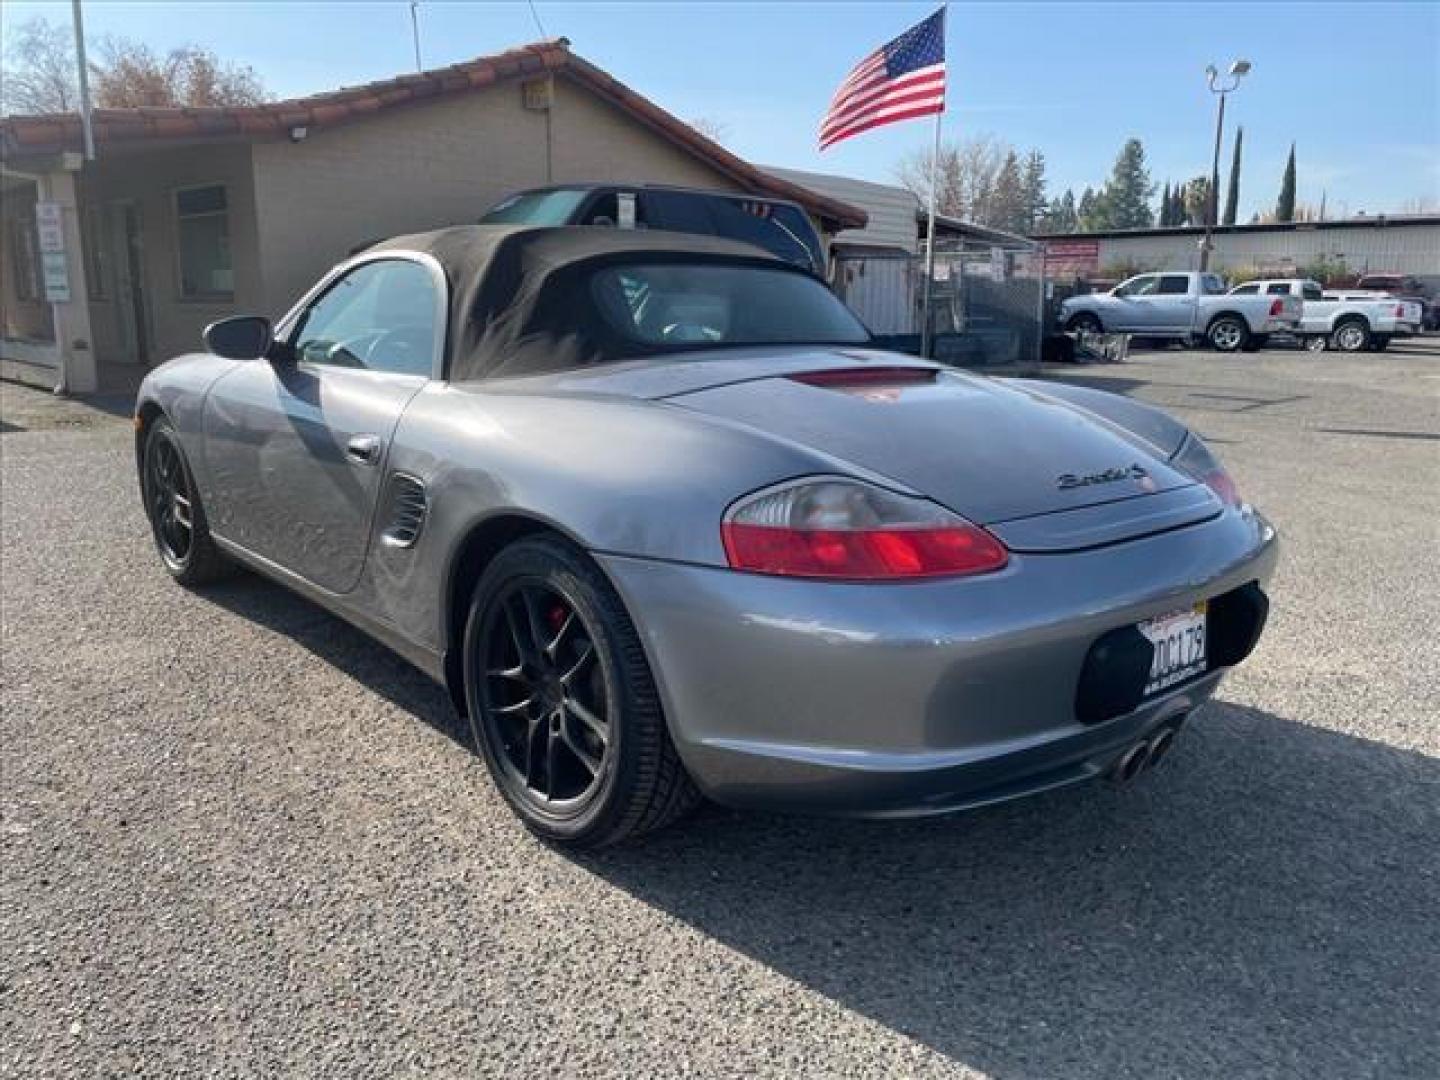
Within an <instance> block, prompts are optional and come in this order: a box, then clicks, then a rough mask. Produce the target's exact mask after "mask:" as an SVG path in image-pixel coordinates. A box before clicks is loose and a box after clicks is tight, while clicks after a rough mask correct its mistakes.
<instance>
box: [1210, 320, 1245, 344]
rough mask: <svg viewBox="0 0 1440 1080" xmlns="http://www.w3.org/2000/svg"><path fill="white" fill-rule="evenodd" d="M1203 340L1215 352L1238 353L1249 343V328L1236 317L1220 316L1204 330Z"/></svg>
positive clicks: (1243, 321)
mask: <svg viewBox="0 0 1440 1080" xmlns="http://www.w3.org/2000/svg"><path fill="white" fill-rule="evenodd" d="M1205 340H1206V341H1208V342H1209V343H1210V347H1211V348H1212V349H1215V350H1216V351H1217V352H1239V351H1240V350H1241V349H1243V348H1245V346H1246V345H1248V344H1249V342H1250V327H1249V326H1247V325H1246V324H1245V320H1244V319H1242V318H1240V317H1239V316H1238V315H1221V316H1220V317H1219V318H1217V319H1215V320H1214V321H1213V322H1212V323H1211V324H1210V326H1209V328H1207V329H1206V331H1205Z"/></svg>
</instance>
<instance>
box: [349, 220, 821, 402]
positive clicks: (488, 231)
mask: <svg viewBox="0 0 1440 1080" xmlns="http://www.w3.org/2000/svg"><path fill="white" fill-rule="evenodd" d="M378 251H412V252H422V253H424V254H427V255H430V256H433V257H434V259H435V260H436V261H437V262H439V264H440V266H441V268H442V269H443V270H444V271H445V277H446V280H447V281H448V282H449V286H450V312H449V323H450V324H449V326H448V328H447V332H446V335H445V349H446V358H445V360H446V363H445V371H446V378H448V379H449V380H450V381H451V382H465V381H469V380H474V379H489V378H496V377H499V376H512V375H534V374H539V373H541V372H546V371H560V370H565V369H568V368H575V367H581V366H584V365H586V364H594V363H601V362H604V361H607V360H614V359H619V358H621V357H624V356H635V355H643V354H644V353H643V350H640V349H637V346H636V344H635V343H634V342H631V341H623V340H621V339H619V338H618V337H616V335H615V334H614V332H613V331H612V330H611V329H610V328H609V327H608V326H607V324H606V323H605V321H604V320H603V319H601V318H599V316H598V312H597V311H596V308H595V305H594V303H593V302H591V300H590V298H589V297H588V296H587V295H585V294H584V291H583V290H581V289H580V288H579V286H580V285H581V284H582V281H583V278H584V276H585V274H588V272H589V270H590V269H592V268H593V267H594V266H596V265H597V264H601V263H608V262H633V261H635V260H636V258H637V257H641V258H643V259H644V261H646V262H720V263H726V264H730V265H734V264H736V263H751V264H754V265H758V266H763V267H766V268H769V269H779V270H786V271H790V272H793V273H796V274H802V275H804V274H805V273H806V272H805V271H804V270H801V269H799V268H797V267H794V266H792V265H791V264H790V263H787V262H785V261H784V260H783V259H780V258H777V257H775V256H773V255H770V254H768V253H767V252H764V251H762V250H760V249H759V248H755V247H751V246H750V245H748V244H743V243H740V242H739V241H735V240H726V239H722V238H720V237H712V236H692V235H689V234H686V233H671V232H661V231H658V230H649V229H634V230H632V229H614V228H602V227H595V226H567V227H550V228H545V227H537V226H533V225H459V226H455V227H454V228H449V229H438V230H436V231H434V232H424V233H413V234H410V235H408V236H395V237H391V238H390V239H388V240H383V241H381V242H380V243H378V244H376V245H374V247H372V248H370V249H369V252H378ZM657 351H658V350H657Z"/></svg>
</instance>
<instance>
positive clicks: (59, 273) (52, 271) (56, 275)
mask: <svg viewBox="0 0 1440 1080" xmlns="http://www.w3.org/2000/svg"><path fill="white" fill-rule="evenodd" d="M40 267H41V270H42V271H43V273H44V277H45V299H46V300H48V301H50V302H51V303H52V304H63V303H66V302H67V301H68V300H69V299H70V271H69V268H68V267H67V266H66V265H65V253H64V252H63V251H47V252H45V253H43V254H42V255H41V256H40Z"/></svg>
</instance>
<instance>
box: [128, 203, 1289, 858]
mask: <svg viewBox="0 0 1440 1080" xmlns="http://www.w3.org/2000/svg"><path fill="white" fill-rule="evenodd" d="M205 340H206V344H207V346H208V351H207V352H203V353H196V354H192V355H187V356H182V357H179V358H177V359H175V360H172V361H170V362H169V363H167V364H165V365H163V366H162V367H159V368H157V369H156V370H155V371H153V372H151V373H150V375H149V376H148V377H147V378H146V380H145V382H144V384H143V386H142V387H141V390H140V394H139V399H138V402H137V411H136V457H137V463H138V467H139V473H140V481H141V490H142V495H143V499H144V506H145V510H146V512H147V514H148V516H149V520H150V523H151V525H152V528H153V532H154V540H155V545H156V547H157V549H158V551H159V554H160V557H161V559H162V561H163V563H164V565H165V567H166V569H167V570H168V571H169V572H170V573H171V574H172V575H173V576H174V577H175V578H176V579H177V580H178V581H180V582H182V583H183V584H185V585H190V586H198V585H201V584H203V583H205V582H208V581H211V580H214V579H215V578H217V577H218V576H220V575H222V574H224V573H226V572H228V571H229V570H231V569H233V568H234V567H236V566H237V565H238V566H244V567H248V568H250V569H252V570H255V571H258V572H260V573H261V574H264V575H267V576H269V577H271V578H274V579H275V580H277V581H279V582H281V583H283V584H285V585H287V586H289V587H290V588H293V589H295V590H296V591H298V592H300V593H302V594H303V595H305V596H307V597H309V598H310V599H312V600H314V601H315V602H317V603H319V604H322V605H324V606H325V607H326V608H329V609H330V610H331V611H333V612H335V613H337V614H339V615H340V616H342V617H344V618H345V619H348V620H349V621H350V622H352V623H354V624H355V625H356V626H358V627H360V628H361V629H362V630H364V631H366V632H368V633H369V634H372V635H373V636H375V637H376V638H378V639H379V640H381V641H382V642H384V643H386V644H387V645H388V646H390V647H391V648H393V649H395V650H396V651H397V652H399V653H400V654H402V655H403V656H405V657H406V658H407V659H409V660H410V661H411V662H413V663H414V664H416V665H417V666H419V667H420V668H421V669H423V670H424V671H425V672H427V673H428V674H429V675H431V676H432V677H433V678H435V679H437V680H439V681H440V682H442V683H443V684H444V685H445V686H446V687H447V688H448V689H449V692H450V694H451V696H452V698H453V700H454V702H455V705H456V707H457V708H458V709H459V710H460V711H461V712H462V713H463V714H464V715H465V716H467V717H468V719H469V723H470V726H471V730H472V731H473V734H474V739H475V743H476V746H477V748H478V750H479V752H480V754H481V755H483V757H484V759H485V762H486V764H487V765H488V767H489V769H490V771H491V773H492V774H493V776H494V779H495V782H496V783H497V785H498V787H499V789H500V791H501V792H502V793H503V794H504V796H505V798H506V799H507V800H508V801H509V803H510V804H511V805H512V806H513V807H514V809H515V811H516V812H517V813H518V814H519V815H520V816H521V818H523V820H524V821H525V822H526V823H527V824H528V825H529V826H530V827H531V828H533V829H535V830H536V831H538V832H540V833H541V834H543V835H545V836H547V837H549V838H551V839H555V840H560V841H566V842H570V843H574V844H584V845H595V844H604V843H610V842H614V841H617V840H620V839H623V838H626V837H630V836H634V835H637V834H640V833H643V832H646V831H648V830H652V829H655V828H657V827H659V826H661V825H664V824H666V823H668V822H670V821H673V820H674V819H676V818H678V817H679V816H680V815H682V814H683V813H684V812H685V811H686V810H687V809H689V808H690V807H692V806H693V805H694V804H695V803H696V802H697V801H698V800H699V799H700V798H701V796H702V795H705V796H709V797H711V798H713V799H715V800H718V801H720V802H722V803H726V804H730V805H734V806H746V807H770V808H790V809H796V810H806V811H815V812H826V813H838V814H855V815H868V816H903V815H921V814H933V813H940V812H945V811H951V810H957V809H960V808H964V807H970V806H976V805H980V804H984V803H991V802H996V801H999V800H1003V799H1010V798H1014V797H1016V796H1021V795H1026V794H1029V793H1033V792H1037V791H1042V790H1046V789H1050V788H1055V787H1058V786H1060V785H1064V784H1070V783H1074V782H1077V781H1083V780H1087V779H1090V778H1094V777H1099V776H1102V775H1110V776H1113V777H1115V778H1117V779H1120V780H1128V779H1130V778H1132V777H1134V776H1135V775H1136V774H1137V773H1139V772H1141V771H1143V770H1145V769H1146V768H1147V767H1148V766H1149V765H1151V764H1153V763H1154V762H1156V761H1158V760H1159V759H1160V758H1161V757H1162V756H1163V755H1164V754H1165V753H1166V752H1167V750H1168V749H1169V747H1170V746H1171V744H1172V742H1173V741H1174V739H1175V737H1176V735H1177V733H1178V732H1180V730H1181V728H1182V726H1183V725H1184V723H1185V721H1186V719H1187V717H1189V716H1190V715H1191V714H1192V713H1193V712H1194V711H1195V709H1196V708H1197V707H1198V706H1200V705H1201V704H1202V703H1203V702H1205V701H1206V699H1207V698H1209V697H1210V695H1211V694H1212V693H1214V691H1215V688H1216V685H1217V684H1218V683H1219V681H1220V679H1221V678H1222V676H1223V674H1224V672H1225V670H1226V669H1227V668H1229V667H1231V666H1233V665H1235V664H1237V663H1239V662H1240V661H1241V660H1243V659H1244V658H1245V657H1246V656H1247V655H1248V654H1249V653H1250V651H1251V650H1252V649H1253V648H1254V646H1255V643H1256V641H1257V639H1258V638H1259V636H1260V633H1261V630H1262V628H1263V626H1264V623H1265V618H1266V613H1267V610H1268V601H1267V598H1266V594H1265V592H1264V589H1265V588H1266V586H1267V583H1268V581H1269V578H1270V575H1271V572H1272V570H1273V568H1274V563H1275V558H1276V540H1275V534H1274V531H1273V530H1272V529H1271V527H1270V526H1269V525H1268V524H1267V523H1266V521H1265V519H1264V518H1263V517H1261V516H1260V514H1259V513H1257V512H1256V511H1255V510H1254V509H1253V508H1252V507H1251V506H1250V505H1248V504H1247V503H1246V502H1245V501H1244V500H1243V499H1242V498H1241V497H1240V495H1239V494H1238V493H1237V491H1236V488H1235V485H1234V484H1233V483H1232V481H1231V479H1230V477H1229V476H1228V475H1227V474H1226V472H1225V471H1224V469H1223V468H1222V467H1221V466H1220V464H1219V463H1218V462H1217V461H1216V460H1215V458H1214V457H1213V456H1212V455H1211V453H1210V451H1209V450H1208V449H1207V448H1206V446H1205V444H1204V443H1203V442H1202V441H1201V440H1200V439H1199V438H1198V437H1197V436H1196V435H1195V434H1194V433H1192V432H1190V431H1187V430H1186V429H1185V428H1184V427H1183V426H1182V425H1181V424H1179V423H1178V422H1176V421H1175V420H1173V419H1171V418H1170V417H1168V416H1166V415H1165V414H1163V413H1161V412H1158V411H1156V410H1155V409H1152V408H1149V407H1147V406H1145V405H1142V404H1139V403H1136V402H1134V401H1131V400H1129V399H1127V398H1124V397H1118V396H1114V395H1110V394H1105V393H1101V392H1098V391H1093V390H1088V389H1081V388H1077V387H1074V386H1068V385H1063V384H1060V383H1052V382H1038V381H1026V380H1003V379H989V378H980V377H974V376H970V375H965V374H959V373H956V372H954V371H950V370H946V369H944V368H942V367H940V366H938V365H935V364H931V363H927V362H925V361H922V360H917V359H915V358H913V357H909V356H903V355H898V354H895V353H888V352H883V351H879V350H877V349H875V348H873V347H872V346H871V344H870V341H869V335H868V334H867V333H866V331H865V329H864V328H863V327H862V326H861V325H860V324H859V323H858V322H857V321H856V320H855V318H854V317H853V316H852V315H851V314H850V312H849V311H848V310H847V309H846V308H845V307H844V306H843V305H842V304H841V303H840V302H839V301H838V300H837V299H836V298H835V297H834V296H833V295H832V294H831V293H830V292H829V291H828V290H827V289H826V288H825V286H824V285H823V284H822V283H821V282H820V281H818V280H817V279H815V278H814V277H812V276H810V275H809V274H808V273H806V272H805V271H803V270H800V269H797V268H796V267H794V266H791V265H790V264H788V263H785V262H783V261H781V260H778V259H775V258H772V257H769V256H767V255H765V254H764V253H762V252H760V251H759V250H758V249H754V248H750V247H748V246H745V245H742V244H739V243H733V242H729V241H725V240H720V239H710V238H699V237H686V236H679V235H670V234H665V233H660V232H641V231H617V230H607V229H597V228H552V229H544V228H532V227H515V226H470V227H463V228H453V229H446V230H442V231H439V232H433V233H426V234H420V235H414V236H405V237H398V238H395V239H392V240H388V241H385V242H383V243H380V244H378V245H376V246H375V247H373V248H371V249H369V250H366V251H364V252H363V253H361V254H359V255H357V256H355V257H353V258H351V259H349V260H347V261H345V262H343V263H341V264H340V265H338V266H336V267H335V268H334V269H333V270H331V271H330V272H329V273H328V274H326V275H325V276H324V278H323V279H322V280H320V281H319V282H318V283H317V284H316V285H315V287H314V288H313V289H312V290H311V291H310V292H309V293H308V294H307V295H305V296H304V297H303V298H301V300H300V301H299V302H298V303H297V304H296V305H295V306H294V308H293V309H291V311H290V312H289V313H288V314H286V315H285V316H284V317H283V318H282V319H280V321H279V322H277V323H275V324H273V326H272V324H271V323H270V322H269V321H268V320H267V319H264V318H259V317H249V316H244V317H239V318H233V319H227V320H225V321H223V322H219V323H216V324H214V325H212V326H210V327H209V328H208V329H207V330H206V332H205Z"/></svg>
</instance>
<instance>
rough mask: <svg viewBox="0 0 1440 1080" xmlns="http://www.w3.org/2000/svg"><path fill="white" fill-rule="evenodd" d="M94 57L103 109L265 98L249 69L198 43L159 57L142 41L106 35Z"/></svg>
mask: <svg viewBox="0 0 1440 1080" xmlns="http://www.w3.org/2000/svg"><path fill="white" fill-rule="evenodd" d="M100 56H101V60H100V62H99V63H98V64H96V65H94V67H93V74H92V78H93V80H94V93H95V104H96V105H98V106H100V107H101V108H105V109H125V108H133V107H136V106H144V105H151V106H166V105H187V106H191V107H204V106H211V105H259V104H260V103H261V102H263V101H265V100H266V97H267V95H266V93H265V87H264V85H263V84H262V83H261V82H260V76H259V75H257V74H256V73H255V69H254V68H251V67H249V66H247V65H243V64H235V63H229V62H226V61H222V60H221V59H220V58H219V57H217V56H216V55H215V54H214V53H213V52H211V51H210V50H209V49H202V48H200V47H199V46H198V45H186V46H183V47H181V48H178V49H171V50H170V51H169V52H168V53H166V54H165V55H164V56H161V55H159V54H157V53H156V52H155V51H154V50H153V49H151V48H150V47H149V46H148V45H143V44H140V43H139V42H135V41H130V40H128V39H126V38H114V37H111V38H106V39H105V40H104V41H102V42H101V43H100Z"/></svg>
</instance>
